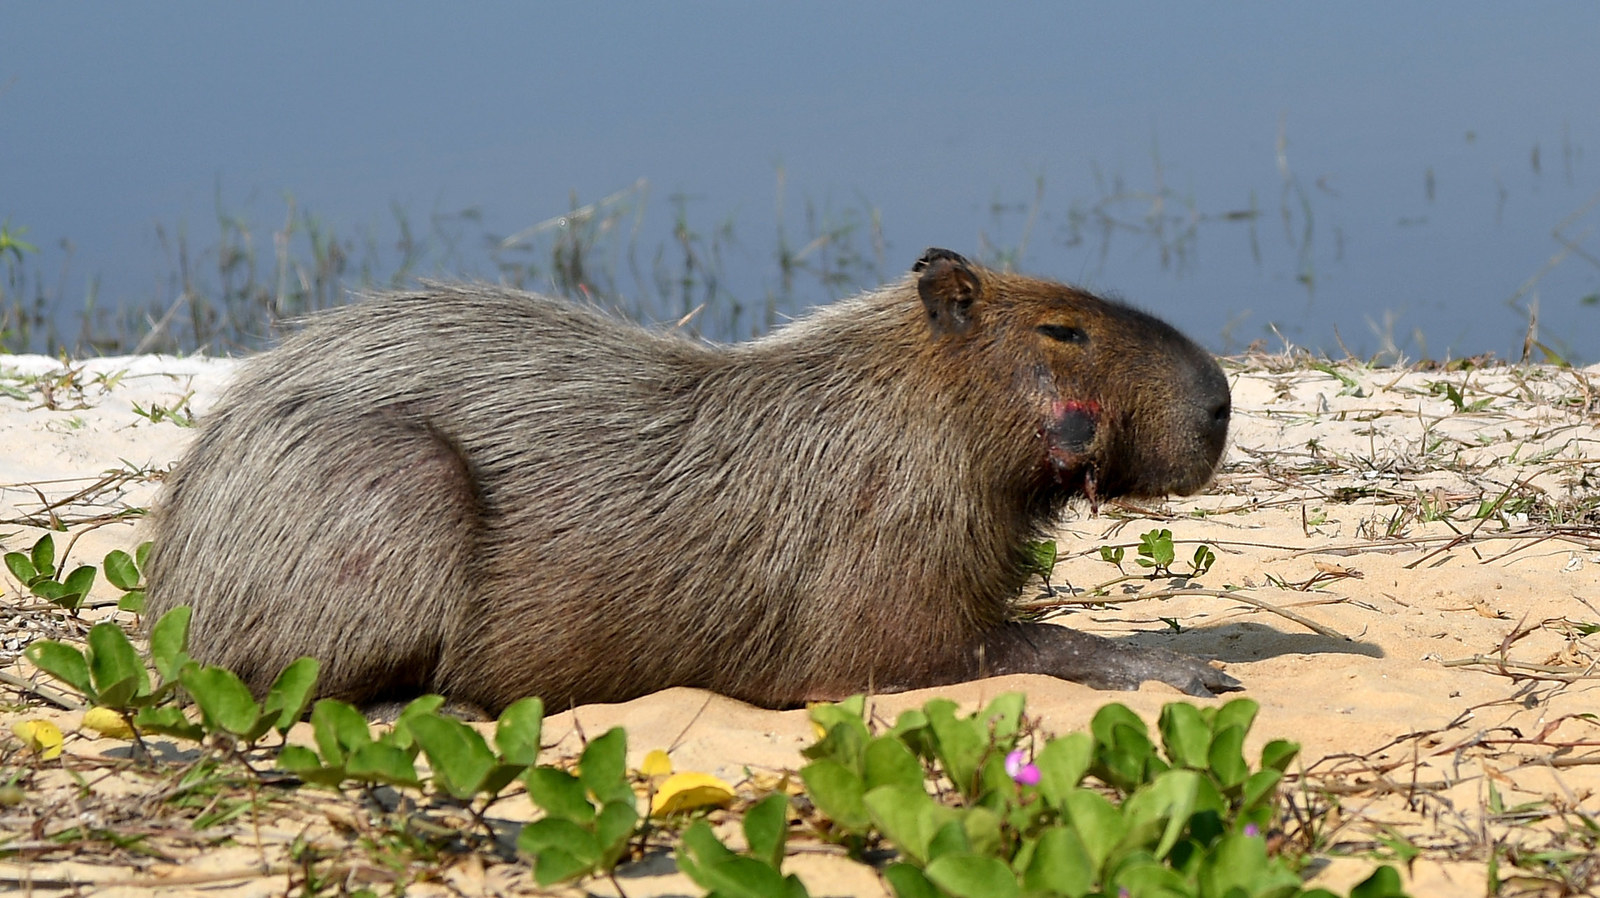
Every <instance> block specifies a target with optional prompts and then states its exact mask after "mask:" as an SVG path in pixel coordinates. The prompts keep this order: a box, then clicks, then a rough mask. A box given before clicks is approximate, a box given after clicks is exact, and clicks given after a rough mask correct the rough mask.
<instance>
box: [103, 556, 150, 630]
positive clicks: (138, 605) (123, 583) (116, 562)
mask: <svg viewBox="0 0 1600 898" xmlns="http://www.w3.org/2000/svg"><path fill="white" fill-rule="evenodd" d="M149 558H150V543H149V542H148V541H146V542H142V543H140V544H139V547H138V548H137V549H135V550H134V552H133V554H132V555H129V554H128V553H127V552H124V551H122V550H121V549H112V550H111V551H110V552H107V553H106V557H105V559H104V560H103V561H101V562H100V567H101V569H103V570H104V571H105V574H106V579H107V580H109V581H111V585H112V586H115V587H116V588H118V589H120V590H122V598H120V599H118V600H117V608H118V609H120V610H122V611H132V612H134V613H135V614H138V613H140V612H142V611H144V568H145V562H146V561H148V560H149Z"/></svg>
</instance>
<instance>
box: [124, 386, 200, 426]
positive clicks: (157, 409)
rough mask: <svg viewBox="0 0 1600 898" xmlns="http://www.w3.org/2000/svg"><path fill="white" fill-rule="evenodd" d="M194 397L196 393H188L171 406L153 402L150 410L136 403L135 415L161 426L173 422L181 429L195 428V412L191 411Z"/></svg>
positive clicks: (134, 406)
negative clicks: (190, 406) (163, 423)
mask: <svg viewBox="0 0 1600 898" xmlns="http://www.w3.org/2000/svg"><path fill="white" fill-rule="evenodd" d="M193 396H194V391H193V390H191V391H189V392H188V393H185V394H183V397H182V398H180V399H179V400H178V401H177V402H175V403H173V404H172V405H170V406H168V405H158V404H156V403H154V402H152V403H150V407H149V408H145V407H144V406H142V405H140V404H139V403H137V402H135V403H134V404H133V413H134V414H136V415H138V416H139V417H141V418H144V419H145V420H147V421H149V422H150V423H151V424H160V423H161V422H162V421H171V422H172V423H174V424H176V425H178V426H179V427H193V426H194V412H192V411H190V410H189V400H190V399H191V398H192V397H193Z"/></svg>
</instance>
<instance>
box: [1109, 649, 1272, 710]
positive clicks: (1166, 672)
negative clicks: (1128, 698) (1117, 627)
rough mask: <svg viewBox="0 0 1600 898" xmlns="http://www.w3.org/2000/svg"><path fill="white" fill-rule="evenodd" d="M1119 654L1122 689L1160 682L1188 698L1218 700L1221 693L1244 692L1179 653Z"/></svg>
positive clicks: (1138, 651)
mask: <svg viewBox="0 0 1600 898" xmlns="http://www.w3.org/2000/svg"><path fill="white" fill-rule="evenodd" d="M1119 654H1121V655H1122V657H1121V658H1119V659H1118V661H1120V662H1121V664H1120V665H1119V666H1120V667H1121V670H1120V671H1119V673H1120V674H1121V675H1122V676H1121V677H1120V679H1121V683H1119V688H1122V689H1137V688H1139V684H1140V683H1143V682H1145V681H1147V680H1159V681H1160V682H1163V683H1166V684H1168V685H1170V686H1173V687H1176V688H1177V689H1178V690H1179V691H1180V692H1183V693H1186V694H1188V695H1193V696H1197V697H1200V698H1214V697H1215V696H1216V694H1217V693H1219V692H1234V691H1236V690H1239V689H1243V688H1244V684H1242V683H1240V682H1239V681H1238V680H1236V679H1234V678H1233V677H1230V676H1228V675H1227V674H1225V673H1223V672H1222V671H1221V670H1218V669H1217V668H1215V667H1213V666H1211V665H1210V664H1208V663H1207V662H1205V661H1202V660H1200V659H1199V658H1192V657H1190V656H1188V655H1180V654H1178V653H1177V652H1169V651H1166V650H1165V649H1153V648H1139V647H1132V646H1129V647H1124V650H1123V651H1122V652H1120V653H1119Z"/></svg>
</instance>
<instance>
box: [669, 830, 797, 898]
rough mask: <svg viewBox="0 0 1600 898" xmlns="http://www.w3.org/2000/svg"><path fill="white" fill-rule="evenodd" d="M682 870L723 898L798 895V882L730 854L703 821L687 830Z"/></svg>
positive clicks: (682, 844) (680, 863) (681, 845)
mask: <svg viewBox="0 0 1600 898" xmlns="http://www.w3.org/2000/svg"><path fill="white" fill-rule="evenodd" d="M678 866H679V869H681V870H682V871H683V872H684V874H685V875H686V876H688V877H689V878H690V879H692V880H694V882H695V884H696V885H699V886H700V887H701V888H703V889H707V890H709V891H710V892H712V893H713V894H715V895H718V896H722V898H783V896H788V895H791V894H795V893H794V886H793V885H791V883H796V882H798V881H797V880H793V879H792V878H791V879H785V878H784V876H783V875H782V874H781V873H779V872H778V871H777V870H776V869H774V868H773V867H771V866H768V865H767V864H764V863H762V862H761V861H758V860H756V859H755V858H750V857H744V856H741V855H738V854H735V853H733V852H732V851H729V850H728V847H727V846H726V845H723V844H722V842H721V841H720V840H718V839H717V837H716V835H715V834H713V833H712V832H711V827H710V826H708V825H706V823H705V821H703V820H697V821H695V822H694V823H693V824H691V825H690V827H689V828H688V829H686V830H684V833H683V838H682V840H681V841H680V842H679V843H678ZM802 893H803V891H802Z"/></svg>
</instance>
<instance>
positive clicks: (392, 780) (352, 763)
mask: <svg viewBox="0 0 1600 898" xmlns="http://www.w3.org/2000/svg"><path fill="white" fill-rule="evenodd" d="M291 747H292V746H291ZM306 753H307V754H310V752H309V751H308V752H306ZM345 774H346V775H347V776H348V777H350V778H351V779H357V780H361V781H362V782H368V783H385V784H387V785H390V786H411V787H413V788H416V787H418V786H420V785H421V784H422V783H421V780H419V779H418V778H417V768H416V765H415V764H414V763H413V762H412V760H411V753H410V752H407V751H406V750H405V749H403V748H401V747H400V746H398V745H393V744H390V743H388V742H368V743H367V744H366V745H362V746H359V747H358V748H356V750H355V751H352V752H351V753H350V757H349V759H348V760H347V761H346V762H345Z"/></svg>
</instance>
